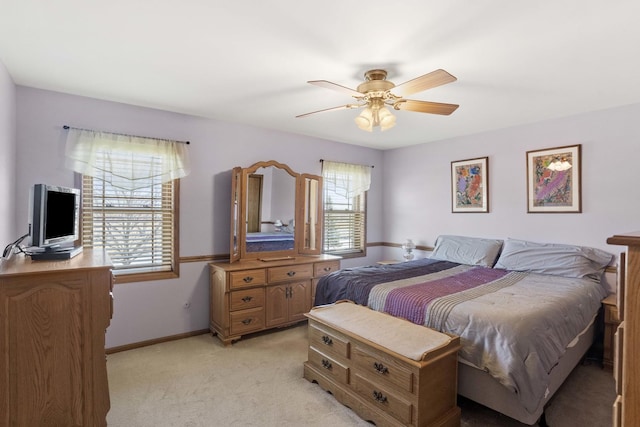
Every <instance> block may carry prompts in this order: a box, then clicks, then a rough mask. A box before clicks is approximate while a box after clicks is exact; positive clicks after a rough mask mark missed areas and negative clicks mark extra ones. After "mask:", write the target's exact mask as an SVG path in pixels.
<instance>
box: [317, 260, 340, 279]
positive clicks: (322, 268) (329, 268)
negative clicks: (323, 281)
mask: <svg viewBox="0 0 640 427" xmlns="http://www.w3.org/2000/svg"><path fill="white" fill-rule="evenodd" d="M338 270H340V261H325V262H316V263H315V264H313V277H321V276H326V275H327V274H329V273H333V272H334V271H338Z"/></svg>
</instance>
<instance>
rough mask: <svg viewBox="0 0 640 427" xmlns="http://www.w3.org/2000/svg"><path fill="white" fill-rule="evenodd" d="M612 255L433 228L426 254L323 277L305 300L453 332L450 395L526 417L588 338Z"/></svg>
mask: <svg viewBox="0 0 640 427" xmlns="http://www.w3.org/2000/svg"><path fill="white" fill-rule="evenodd" d="M612 258H613V256H612V255H611V254H608V253H606V252H604V251H601V250H599V249H594V248H586V247H579V246H571V245H558V244H539V243H534V242H527V241H522V240H516V239H507V240H506V241H504V242H503V241H501V240H495V239H479V238H471V237H465V236H440V237H439V238H438V240H437V241H436V247H435V248H434V251H433V253H432V254H431V255H430V257H429V258H427V259H421V260H415V261H409V262H404V263H400V264H393V265H383V266H378V265H376V266H367V267H359V268H351V269H343V270H340V271H337V272H334V273H331V274H329V275H328V276H325V277H323V278H322V279H321V280H320V281H319V282H318V286H317V289H316V297H315V304H316V305H323V304H329V303H333V302H335V301H338V300H343V299H347V300H351V301H354V302H356V303H357V304H362V305H366V306H369V307H370V308H372V309H374V310H378V311H383V312H386V313H389V314H391V315H393V316H398V317H402V318H405V319H407V320H410V321H412V322H414V323H417V324H422V325H425V326H428V327H431V328H434V329H436V330H439V331H443V332H447V333H451V334H455V335H458V336H460V337H461V343H462V349H461V350H460V352H459V384H458V393H459V394H460V395H462V396H465V397H467V398H469V399H471V400H473V401H476V402H478V403H480V404H483V405H485V406H488V407H490V408H492V409H494V410H497V411H499V412H501V413H503V414H505V415H507V416H509V417H511V418H514V419H516V420H518V421H520V422H523V423H525V424H534V423H536V422H537V421H538V420H540V419H541V418H543V416H544V407H545V404H546V403H547V402H548V401H549V399H550V398H551V396H552V395H553V393H554V392H555V391H556V390H557V389H558V387H559V386H560V385H561V384H562V382H563V381H564V379H565V378H566V377H567V376H568V375H569V373H570V372H571V370H572V369H573V368H574V367H575V365H576V364H577V363H578V362H579V361H580V359H581V358H582V357H583V355H584V354H585V353H586V351H587V350H588V349H589V347H590V346H591V344H592V342H593V337H594V324H595V322H594V320H595V318H596V315H597V313H598V311H599V309H600V306H601V300H602V299H603V298H604V297H605V296H606V295H607V291H606V290H605V288H604V287H603V286H602V284H601V283H600V278H601V276H602V274H603V272H604V269H605V268H606V266H607V265H608V264H609V263H610V262H611V260H612Z"/></svg>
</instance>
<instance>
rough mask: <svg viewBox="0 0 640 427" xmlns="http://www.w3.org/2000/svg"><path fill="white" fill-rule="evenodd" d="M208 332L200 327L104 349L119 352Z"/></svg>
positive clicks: (107, 351) (109, 351)
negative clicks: (194, 329) (195, 329)
mask: <svg viewBox="0 0 640 427" xmlns="http://www.w3.org/2000/svg"><path fill="white" fill-rule="evenodd" d="M207 333H209V329H200V330H198V331H191V332H184V333H182V334H177V335H170V336H168V337H162V338H154V339H152V340H147V341H140V342H134V343H131V344H126V345H121V346H118V347H111V348H107V349H106V350H105V353H107V354H113V353H119V352H121V351H127V350H133V349H134V348H141V347H147V346H149V345H154V344H160V343H163V342H168V341H175V340H180V339H182V338H189V337H194V336H196V335H202V334H207Z"/></svg>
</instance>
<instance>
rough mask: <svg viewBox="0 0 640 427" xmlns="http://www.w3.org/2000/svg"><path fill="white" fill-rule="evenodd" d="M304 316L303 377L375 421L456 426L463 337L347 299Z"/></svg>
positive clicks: (419, 426)
mask: <svg viewBox="0 0 640 427" xmlns="http://www.w3.org/2000/svg"><path fill="white" fill-rule="evenodd" d="M307 316H308V317H309V358H308V360H307V362H305V363H304V378H306V379H307V380H308V381H311V382H315V383H318V384H319V385H320V387H322V388H323V389H324V390H327V391H329V392H331V394H332V395H333V396H334V397H335V398H336V399H337V400H338V401H339V402H340V403H342V404H344V405H345V406H347V407H349V408H351V409H352V410H353V411H354V412H356V413H357V414H358V415H359V416H360V417H362V418H363V419H365V420H367V421H371V422H373V423H374V424H375V425H376V426H378V427H384V426H398V427H399V426H413V427H459V426H460V408H459V407H458V406H456V392H457V382H458V376H457V373H458V370H457V369H458V358H457V355H458V349H459V348H460V338H458V337H454V336H450V335H446V334H443V333H440V332H437V331H434V330H432V329H429V328H426V327H424V326H419V325H415V324H413V323H411V322H408V321H406V320H404V319H400V318H396V317H392V316H390V315H388V314H384V313H380V312H377V311H373V310H371V309H369V308H367V307H363V306H360V305H356V304H352V303H349V302H341V303H337V304H335V305H329V306H322V307H318V308H316V309H313V310H312V311H311V312H310V313H309V314H308V315H307Z"/></svg>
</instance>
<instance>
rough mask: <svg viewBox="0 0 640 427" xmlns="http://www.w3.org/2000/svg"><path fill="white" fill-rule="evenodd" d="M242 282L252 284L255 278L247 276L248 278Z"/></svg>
mask: <svg viewBox="0 0 640 427" xmlns="http://www.w3.org/2000/svg"><path fill="white" fill-rule="evenodd" d="M242 281H243V282H244V283H251V282H252V281H253V277H251V276H247V277H245V278H244V279H242Z"/></svg>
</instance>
